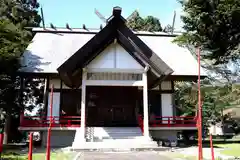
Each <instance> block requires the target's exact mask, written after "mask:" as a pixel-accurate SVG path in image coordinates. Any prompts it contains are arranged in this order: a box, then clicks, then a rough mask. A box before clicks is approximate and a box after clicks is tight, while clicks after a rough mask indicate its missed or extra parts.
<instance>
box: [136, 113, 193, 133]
mask: <svg viewBox="0 0 240 160" xmlns="http://www.w3.org/2000/svg"><path fill="white" fill-rule="evenodd" d="M151 118H152V119H153V120H150V121H149V126H150V127H196V123H197V117H195V116H153V117H151ZM139 126H140V127H141V129H142V130H143V117H142V116H141V115H140V116H139Z"/></svg>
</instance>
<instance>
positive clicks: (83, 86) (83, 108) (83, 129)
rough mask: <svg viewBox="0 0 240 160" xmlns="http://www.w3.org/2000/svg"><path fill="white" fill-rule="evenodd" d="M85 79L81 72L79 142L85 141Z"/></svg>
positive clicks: (83, 73)
mask: <svg viewBox="0 0 240 160" xmlns="http://www.w3.org/2000/svg"><path fill="white" fill-rule="evenodd" d="M86 79H87V73H86V71H85V70H84V69H83V72H82V99H81V141H85V108H86V84H85V82H86Z"/></svg>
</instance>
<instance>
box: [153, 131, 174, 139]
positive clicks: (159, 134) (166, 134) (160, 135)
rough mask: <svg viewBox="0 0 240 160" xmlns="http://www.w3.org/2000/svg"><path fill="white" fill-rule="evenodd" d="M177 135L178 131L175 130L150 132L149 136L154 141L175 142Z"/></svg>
mask: <svg viewBox="0 0 240 160" xmlns="http://www.w3.org/2000/svg"><path fill="white" fill-rule="evenodd" d="M177 133H178V131H175V130H171V131H170V130H150V134H151V136H152V138H153V139H154V140H156V141H159V140H163V141H166V140H173V141H175V140H177Z"/></svg>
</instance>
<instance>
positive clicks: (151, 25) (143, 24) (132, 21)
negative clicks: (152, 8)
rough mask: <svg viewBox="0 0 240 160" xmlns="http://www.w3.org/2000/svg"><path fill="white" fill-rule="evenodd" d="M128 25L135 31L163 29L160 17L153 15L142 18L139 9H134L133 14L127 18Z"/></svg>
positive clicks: (157, 30)
mask: <svg viewBox="0 0 240 160" xmlns="http://www.w3.org/2000/svg"><path fill="white" fill-rule="evenodd" d="M127 26H128V27H129V28H131V29H133V30H134V31H150V32H160V31H162V26H161V23H160V21H159V19H158V18H156V17H153V16H147V17H146V18H142V17H141V16H140V15H139V13H138V11H134V12H133V14H132V15H131V16H130V17H129V18H128V19H127Z"/></svg>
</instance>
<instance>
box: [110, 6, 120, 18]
mask: <svg viewBox="0 0 240 160" xmlns="http://www.w3.org/2000/svg"><path fill="white" fill-rule="evenodd" d="M121 13H122V8H121V7H119V6H116V7H113V13H112V14H113V16H115V17H117V16H120V15H121Z"/></svg>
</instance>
